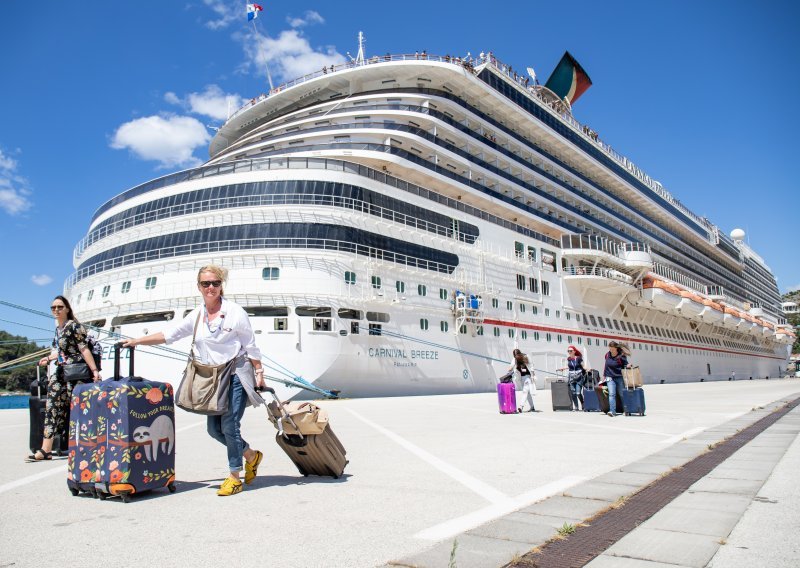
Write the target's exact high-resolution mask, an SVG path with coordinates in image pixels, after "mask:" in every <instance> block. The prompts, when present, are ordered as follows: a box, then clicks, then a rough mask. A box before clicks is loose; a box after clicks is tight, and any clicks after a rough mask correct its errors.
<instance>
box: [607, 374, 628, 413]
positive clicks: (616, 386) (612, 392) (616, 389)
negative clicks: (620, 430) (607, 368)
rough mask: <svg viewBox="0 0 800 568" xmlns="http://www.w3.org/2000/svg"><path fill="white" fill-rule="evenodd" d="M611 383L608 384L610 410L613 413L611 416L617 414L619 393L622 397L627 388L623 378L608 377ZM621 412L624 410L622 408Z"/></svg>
mask: <svg viewBox="0 0 800 568" xmlns="http://www.w3.org/2000/svg"><path fill="white" fill-rule="evenodd" d="M608 379H609V381H608V382H607V383H606V384H607V385H608V409H609V410H610V411H611V414H616V413H617V393H619V396H620V397H621V396H622V391H623V389H624V388H625V383H624V382H623V380H622V377H615V378H613V379H612V378H611V377H608ZM620 412H622V409H621V408H620Z"/></svg>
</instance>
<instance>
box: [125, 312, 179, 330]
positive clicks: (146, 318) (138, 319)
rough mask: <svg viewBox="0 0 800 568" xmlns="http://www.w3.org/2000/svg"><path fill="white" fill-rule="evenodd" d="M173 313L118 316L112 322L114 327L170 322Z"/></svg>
mask: <svg viewBox="0 0 800 568" xmlns="http://www.w3.org/2000/svg"><path fill="white" fill-rule="evenodd" d="M174 315H175V314H174V313H173V312H171V311H170V312H154V313H149V314H133V315H129V316H117V317H115V318H113V319H112V320H111V325H112V326H118V325H126V324H132V323H149V322H154V321H170V320H171V319H172V316H174Z"/></svg>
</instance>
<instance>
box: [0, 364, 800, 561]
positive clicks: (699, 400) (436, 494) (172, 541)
mask: <svg viewBox="0 0 800 568" xmlns="http://www.w3.org/2000/svg"><path fill="white" fill-rule="evenodd" d="M645 390H646V394H647V415H646V416H644V417H638V416H631V417H622V416H620V417H616V418H609V417H607V416H605V415H601V414H599V413H584V412H553V411H552V410H551V398H550V391H549V390H541V391H538V392H537V394H536V397H535V401H536V407H537V409H539V410H541V412H537V413H524V414H516V415H501V414H499V413H498V411H497V400H496V395H495V394H494V393H482V394H469V395H452V396H418V397H397V398H380V399H344V400H335V401H322V402H320V405H321V406H323V407H324V408H326V409H327V410H328V412H329V414H330V418H331V422H330V423H331V427H332V428H333V429H334V430H335V432H336V434H337V435H338V437H339V438H340V439H341V441H342V443H343V444H344V446H345V447H346V449H347V457H348V459H349V460H350V463H349V465H348V466H347V468H346V469H345V473H344V476H343V477H341V478H340V479H338V480H334V479H331V478H318V477H307V478H306V477H303V476H302V475H300V474H299V473H298V472H297V470H296V469H295V468H294V466H293V465H292V463H291V461H290V460H289V458H288V457H286V456H285V455H284V454H283V453H282V452H281V450H280V449H279V448H278V446H277V445H276V443H275V440H274V436H275V429H274V428H273V426H272V425H271V424H270V423H269V422H268V421H267V416H266V412H265V411H264V409H262V408H250V409H248V410H247V412H246V413H245V416H244V420H243V422H242V431H243V434H244V436H245V438H246V439H247V440H248V442H249V443H250V445H251V446H252V447H254V448H256V449H260V450H262V451H264V453H265V460H264V462H263V464H262V465H261V468H260V470H259V474H260V475H259V477H258V478H257V479H256V480H255V481H254V483H253V484H252V485H249V486H247V488H246V489H245V491H244V492H243V493H242V494H240V495H236V496H234V497H233V498H227V499H221V498H219V497H217V496H216V495H215V493H216V488H217V486H218V485H219V483H220V482H221V481H222V479H223V478H224V477H225V475H226V473H227V467H226V460H225V450H224V449H223V447H222V446H221V445H219V444H218V443H217V442H215V441H213V440H212V439H211V438H210V437H209V436H208V435H207V434H206V433H205V422H206V421H205V419H204V418H203V417H200V416H196V415H191V414H188V413H185V412H183V411H178V412H177V414H176V434H177V446H176V448H177V451H176V471H177V489H178V490H177V492H176V493H175V494H169V493H168V492H166V491H155V492H153V493H151V494H146V495H141V496H139V497H138V498H134V499H132V501H131V502H130V503H128V504H124V503H122V502H121V501H120V500H119V499H115V498H114V499H109V500H106V501H100V500H99V499H92V498H91V497H88V496H81V497H73V496H72V495H71V494H70V492H69V491H68V490H67V486H66V460H65V459H56V460H54V461H52V462H47V463H33V464H31V463H25V462H24V461H23V458H24V456H25V455H27V453H28V451H27V443H28V411H27V410H23V409H19V410H4V411H2V412H0V432H2V433H3V436H2V440H1V441H0V450H2V451H0V455H2V458H0V460H2V462H1V463H2V468H0V499H2V501H3V504H4V510H5V511H6V513H5V514H4V515H3V516H2V520H0V531H2V534H3V535H5V538H4V539H3V546H2V547H0V565H2V566H11V565H13V566H56V565H59V566H64V565H67V566H69V565H79V564H84V563H86V562H87V559H88V558H91V562H92V563H93V564H95V563H96V564H99V565H118V566H126V565H133V564H136V565H160V566H186V565H191V566H195V567H203V566H219V565H220V564H221V562H222V559H224V560H225V562H226V563H230V564H238V565H243V566H255V565H267V566H283V567H309V566H325V567H334V566H342V567H345V566H346V567H361V566H363V567H369V566H383V565H386V564H387V563H390V562H392V561H399V562H401V565H405V564H403V563H404V562H407V560H404V559H408V558H409V557H411V558H413V557H415V556H418V555H421V554H426V551H430V550H436V547H437V546H438V547H441V546H443V544H438V545H437V544H436V543H437V542H439V543H445V544H446V546H448V547H449V546H450V543H451V542H452V541H453V539H460V540H459V542H460V543H461V544H462V546H464V547H467V548H468V547H469V546H470V545H469V543H470V538H473V539H474V538H475V537H470V536H469V535H466V536H465V535H464V532H465V531H469V530H471V529H475V527H478V526H480V525H483V524H484V523H489V522H492V521H496V520H497V519H501V518H508V517H509V516H510V515H512V516H513V515H514V514H515V511H518V510H521V509H526V508H529V507H531V506H532V505H534V503H538V502H543V501H544V500H546V499H548V498H550V497H553V496H561V495H563V494H568V493H569V492H570V491H572V492H576V493H577V489H576V488H578V487H580V486H581V484H584V483H587V482H589V481H590V480H593V479H594V478H597V477H598V476H604V475H606V474H609V472H617V474H618V475H624V476H627V477H628V478H629V479H630V483H631V484H634V482H635V483H639V484H640V485H645V484H646V483H644V481H646V479H645V478H646V477H647V475H650V476H651V477H652V479H650V478H647V479H650V480H651V481H652V480H654V479H656V478H658V477H659V475H658V474H657V473H650V474H644V473H641V472H640V473H629V474H624V473H620V472H619V470H620V468H623V469H624V468H625V466H626V464H631V463H632V462H636V461H637V460H644V459H647V458H649V457H652V456H654V455H656V454H658V455H666V454H669V456H672V457H673V458H675V457H677V456H679V455H680V456H682V455H684V453H685V451H688V453H693V452H695V453H697V454H700V453H703V452H704V451H706V448H707V446H709V445H712V444H713V443H715V441H716V440H717V438H718V437H720V439H721V437H724V435H723V432H726V431H729V430H730V426H731V424H734V423H736V424H737V425H738V424H739V422H742V423H744V422H746V421H747V420H750V421H751V422H753V421H755V419H756V418H755V417H756V416H757V415H758V416H760V414H759V413H762V414H763V413H764V412H767V411H768V410H769V408H770V405H773V406H774V404H775V403H776V401H780V400H787V399H795V398H797V397H798V396H800V380H798V379H795V378H786V379H771V380H752V381H751V380H742V381H733V382H727V381H725V382H703V383H684V384H664V385H647V386H646V387H645ZM765 408H766V409H767V410H764V409H765ZM726 425H727V426H726ZM726 427H727V428H728V430H726ZM737 427H738V426H737ZM735 431H736V430H733V432H735ZM670 448H674V450H670ZM687 449H688V450H687ZM687 455H688V454H687ZM651 461H652V460H651ZM664 463H665V464H666V463H667V462H666V461H665V462H664ZM670 463H672V462H670ZM674 465H676V464H674V463H673V466H674ZM663 467H665V468H667V471H668V470H669V469H670V467H672V466H669V465H664V466H663ZM641 469H642V468H640V470H641ZM654 471H655V470H654ZM647 482H648V483H649V481H647ZM631 491H633V489H631ZM556 501H558V500H556ZM587 501H591V502H593V503H601V501H597V500H596V499H587ZM551 502H554V501H551ZM604 506H606V505H604ZM573 513H574V512H573ZM573 513H570V512H567V511H561V512H558V511H554V512H552V513H550V514H551V515H553V516H555V517H558V516H563V517H565V518H571V517H570V515H571V514H573ZM517 516H519V515H518V514H517ZM553 531H555V529H553ZM12 535H13V536H12ZM506 537H507V538H509V539H510V540H513V539H511V537H510V535H506ZM501 538H503V537H502V536H501ZM530 548H533V545H531V546H530ZM465 550H466V549H465ZM457 558H459V557H458V555H457ZM510 560H511V557H509V558H508V561H510ZM446 564H447V563H446V561H445V562H444V563H443V564H439V565H446ZM421 565H426V566H427V565H433V564H426V563H424V562H423V563H421ZM458 565H459V566H462V565H464V566H466V565H469V563H468V562H466V561H465V563H463V564H461V563H459V564H458ZM494 565H497V566H499V565H500V564H499V563H498V564H494Z"/></svg>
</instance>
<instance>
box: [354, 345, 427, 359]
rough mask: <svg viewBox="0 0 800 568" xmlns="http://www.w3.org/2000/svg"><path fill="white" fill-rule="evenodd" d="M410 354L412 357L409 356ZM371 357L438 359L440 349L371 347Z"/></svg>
mask: <svg viewBox="0 0 800 568" xmlns="http://www.w3.org/2000/svg"><path fill="white" fill-rule="evenodd" d="M409 354H410V355H411V357H409ZM369 356H370V357H384V358H388V359H438V358H439V352H438V351H426V350H424V349H411V350H410V351H406V350H405V349H387V348H385V347H370V348H369Z"/></svg>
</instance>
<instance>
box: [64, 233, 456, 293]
mask: <svg viewBox="0 0 800 568" xmlns="http://www.w3.org/2000/svg"><path fill="white" fill-rule="evenodd" d="M281 248H284V249H286V248H288V249H293V248H297V249H315V250H325V251H331V252H345V253H351V254H357V255H361V256H367V257H369V258H375V259H382V260H386V261H388V262H394V263H397V264H402V265H405V266H409V267H412V268H419V269H424V270H430V271H434V272H439V273H444V274H451V273H452V272H453V271H454V270H455V268H456V267H455V266H454V265H449V264H445V263H441V262H436V261H433V260H428V259H424V258H418V257H414V256H409V255H406V254H402V253H398V252H394V251H389V250H385V249H380V248H375V247H370V246H367V245H363V244H360V243H354V242H351V241H341V240H335V239H322V238H320V239H315V238H306V237H296V238H293V237H265V238H255V239H231V240H226V241H211V242H204V243H192V244H186V245H178V246H171V247H163V248H158V249H151V250H147V251H141V252H136V253H130V254H125V255H121V256H118V257H115V258H110V259H107V260H103V261H100V262H96V263H94V264H91V265H89V266H86V267H83V268H81V269H80V270H77V271H76V272H74V273H72V274H71V275H70V276H69V278H68V279H67V281H66V283H65V285H64V286H65V289H66V290H69V289H70V288H72V286H74V285H75V284H77V283H78V282H79V281H80V280H82V279H84V278H87V277H89V276H92V275H94V274H100V273H102V272H105V271H108V270H114V269H117V268H123V267H125V266H130V265H133V264H140V263H143V262H156V261H160V260H166V259H174V258H176V257H185V256H191V255H199V254H206V255H207V254H219V253H225V252H241V251H246V250H263V249H281Z"/></svg>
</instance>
